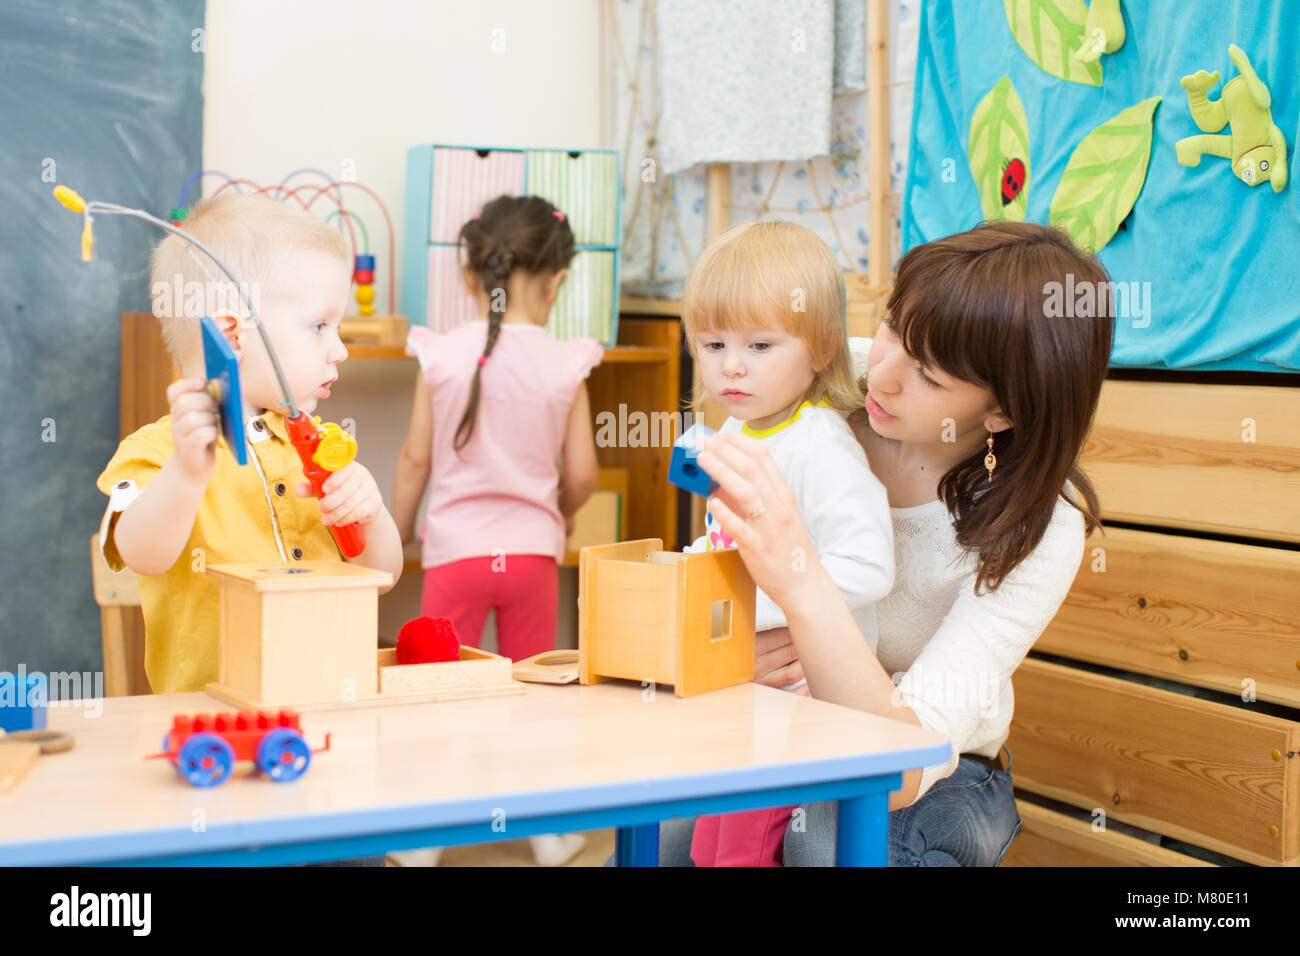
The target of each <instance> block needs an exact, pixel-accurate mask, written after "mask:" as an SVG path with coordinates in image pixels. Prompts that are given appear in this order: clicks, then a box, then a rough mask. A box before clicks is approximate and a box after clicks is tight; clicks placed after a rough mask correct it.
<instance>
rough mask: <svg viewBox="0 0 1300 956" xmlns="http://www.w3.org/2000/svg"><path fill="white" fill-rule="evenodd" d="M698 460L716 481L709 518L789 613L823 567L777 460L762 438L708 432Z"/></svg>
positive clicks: (757, 581)
mask: <svg viewBox="0 0 1300 956" xmlns="http://www.w3.org/2000/svg"><path fill="white" fill-rule="evenodd" d="M697 461H698V462H699V466H700V467H701V468H703V469H704V470H705V471H706V472H708V474H709V477H711V478H712V479H713V480H714V481H716V482H717V483H718V488H717V491H716V492H714V494H713V496H712V497H711V498H710V499H709V510H710V511H711V512H712V513H713V517H714V518H716V519H717V520H718V523H719V524H721V525H722V527H723V530H725V531H726V532H727V534H729V535H730V536H731V537H732V538H733V539H735V542H736V547H737V549H739V551H740V557H741V560H743V561H744V562H745V567H746V568H748V569H749V574H750V576H751V577H752V578H753V579H754V583H755V584H756V585H757V586H758V587H759V589H760V590H762V591H763V592H764V593H765V594H767V596H768V597H770V598H771V599H772V600H773V601H774V602H776V604H777V606H778V607H780V608H781V610H783V611H785V612H786V617H790V616H791V611H792V610H796V609H802V605H800V604H799V603H798V602H799V601H801V600H802V597H801V596H802V595H803V594H804V593H810V592H808V591H806V589H808V588H810V586H811V585H812V583H813V582H814V580H815V577H814V576H815V575H816V574H818V573H820V572H821V569H822V567H821V562H820V561H818V559H817V553H816V551H814V550H813V546H812V541H811V540H810V539H809V537H808V529H807V528H806V527H804V523H803V517H802V516H801V515H800V514H799V509H798V508H797V507H796V506H795V501H794V493H793V492H791V491H790V486H789V485H788V484H786V482H785V479H784V478H782V477H781V473H780V472H779V471H778V470H777V467H776V462H774V461H773V460H772V456H771V454H770V453H769V452H768V450H767V449H766V448H764V447H763V445H762V443H761V442H758V441H756V440H755V439H753V438H750V437H749V436H747V435H735V434H727V435H710V436H709V437H708V438H707V439H706V440H705V441H703V442H701V443H700V454H699V457H698V459H697ZM813 599H814V598H812V597H811V596H810V597H809V598H808V600H813ZM793 680H798V678H797V677H796V678H794V679H793ZM793 680H792V681H789V682H787V683H792V682H793Z"/></svg>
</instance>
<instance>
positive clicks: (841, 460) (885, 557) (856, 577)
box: [685, 403, 894, 651]
mask: <svg viewBox="0 0 1300 956" xmlns="http://www.w3.org/2000/svg"><path fill="white" fill-rule="evenodd" d="M719 431H720V432H721V433H727V432H741V431H745V432H746V433H748V434H751V435H753V436H754V437H756V438H758V439H759V440H760V441H762V442H763V444H764V445H765V446H766V447H767V450H768V451H769V452H771V454H772V458H773V460H774V461H775V462H776V467H777V469H778V470H779V471H780V472H781V476H782V477H783V478H784V479H785V481H786V484H788V485H789V486H790V490H791V491H792V492H793V493H794V499H795V504H796V505H797V506H798V508H799V513H800V514H801V515H802V516H803V520H804V525H805V527H806V528H807V529H808V536H809V538H810V539H811V540H812V546H813V550H814V551H815V552H816V553H817V557H818V559H819V560H820V561H821V563H822V566H823V567H825V568H826V570H827V572H828V573H829V574H830V577H831V580H833V581H834V582H835V584H836V586H837V587H838V588H839V591H840V594H841V595H842V596H843V597H844V602H845V603H846V604H847V605H848V607H849V610H850V611H851V612H852V614H853V619H854V620H855V621H857V623H858V627H859V628H861V630H862V636H863V637H864V638H866V640H867V642H868V643H869V644H870V645H871V649H872V650H873V651H874V650H875V649H876V643H877V639H878V631H877V628H876V603H877V602H878V601H880V600H881V599H883V598H884V597H885V596H886V595H887V594H889V592H890V589H891V588H892V587H893V586H894V545H893V532H892V530H891V525H890V515H889V497H888V494H887V493H886V491H885V486H884V485H883V484H881V482H880V479H878V478H877V477H876V476H875V475H874V474H872V472H871V469H870V467H868V465H867V457H866V455H865V454H864V453H863V451H862V446H861V445H859V444H858V440H857V439H856V438H855V437H854V435H853V429H851V428H850V427H849V424H848V422H846V421H845V420H844V417H843V416H842V415H840V414H839V413H838V412H836V411H834V410H833V409H829V408H821V407H818V406H814V405H809V404H806V403H805V404H804V405H803V406H802V408H800V409H799V411H797V412H796V413H795V415H794V416H792V417H791V418H790V419H788V420H787V421H785V422H783V423H781V424H780V425H775V426H773V427H772V428H768V429H763V430H762V431H759V432H754V431H752V430H747V429H745V428H744V423H743V422H741V421H739V420H738V419H735V418H728V419H727V421H726V422H725V423H724V424H723V426H722V428H721V429H719ZM758 520H759V521H761V520H762V518H759V519H758ZM728 547H734V544H733V542H732V541H731V539H730V537H728V536H727V534H726V532H725V531H723V530H722V526H721V525H720V524H718V522H717V521H716V520H715V519H714V518H713V515H712V514H708V515H707V517H706V525H705V533H704V535H702V536H701V537H699V538H698V539H696V540H695V541H694V542H693V543H692V544H691V545H690V547H688V548H686V549H685V550H686V551H688V552H700V551H711V550H721V549H725V548H728ZM810 558H811V556H810V555H807V556H802V557H801V556H800V555H797V554H796V555H791V559H790V564H791V573H795V574H797V573H799V572H800V571H801V570H802V569H803V568H805V567H806V566H807V561H808V560H809V559H810ZM754 616H755V623H754V629H755V630H758V631H765V630H768V629H769V628H773V627H784V626H785V625H786V619H785V614H784V613H783V612H782V611H781V609H780V608H779V607H777V605H776V603H775V602H774V601H773V600H772V599H771V598H769V597H768V596H767V595H766V594H764V593H763V592H762V590H760V591H759V592H758V594H757V600H756V606H755V615H754Z"/></svg>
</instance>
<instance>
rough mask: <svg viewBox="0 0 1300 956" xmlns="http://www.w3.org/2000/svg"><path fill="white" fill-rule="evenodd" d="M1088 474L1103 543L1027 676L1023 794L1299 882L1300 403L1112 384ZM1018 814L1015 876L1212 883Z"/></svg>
mask: <svg viewBox="0 0 1300 956" xmlns="http://www.w3.org/2000/svg"><path fill="white" fill-rule="evenodd" d="M1083 465H1084V469H1085V470H1086V471H1087V473H1088V474H1089V475H1090V476H1091V477H1092V479H1093V480H1094V482H1095V485H1096V488H1097V493H1098V495H1099V497H1100V499H1101V507H1102V510H1103V519H1104V520H1105V521H1106V522H1108V525H1107V529H1106V533H1105V534H1104V535H1103V534H1097V533H1094V534H1093V535H1092V536H1090V537H1089V539H1088V541H1087V544H1086V546H1085V549H1084V555H1083V562H1082V565H1081V567H1080V569H1079V572H1078V576H1077V577H1076V578H1075V582H1074V586H1073V588H1072V589H1071V591H1070V594H1069V596H1068V597H1067V598H1066V601H1065V603H1064V605H1062V607H1061V610H1060V611H1059V613H1058V614H1057V616H1056V618H1055V619H1054V620H1053V621H1052V623H1051V624H1050V625H1049V626H1048V628H1047V630H1046V631H1044V633H1043V635H1042V636H1041V637H1040V638H1039V640H1038V643H1037V644H1036V646H1035V648H1034V650H1033V651H1032V652H1031V654H1030V657H1029V658H1028V659H1026V660H1025V662H1024V663H1023V664H1022V665H1021V667H1020V669H1019V670H1018V671H1017V672H1016V675H1015V678H1014V685H1015V694H1016V709H1015V716H1014V719H1013V721H1012V725H1011V735H1010V738H1009V739H1008V741H1007V746H1008V747H1009V748H1010V750H1011V753H1012V756H1013V759H1014V763H1013V769H1012V773H1013V776H1014V781H1015V786H1016V789H1017V791H1018V792H1020V793H1022V794H1036V795H1038V796H1041V797H1046V798H1049V799H1050V800H1054V801H1059V802H1063V803H1066V804H1069V805H1071V806H1073V807H1076V808H1078V809H1079V810H1082V811H1084V813H1085V814H1087V816H1088V817H1089V818H1091V820H1095V821H1102V822H1104V821H1105V820H1116V821H1121V822H1123V823H1125V824H1129V825H1132V826H1136V827H1140V828H1142V829H1145V830H1148V831H1152V832H1154V833H1156V834H1160V835H1161V837H1162V839H1163V838H1172V839H1174V840H1177V841H1180V842H1181V843H1183V844H1185V845H1190V846H1193V847H1199V848H1204V849H1207V850H1211V851H1214V852H1216V853H1220V854H1224V855H1226V856H1228V857H1231V858H1233V859H1235V860H1240V861H1245V862H1248V863H1255V864H1259V865H1266V866H1278V865H1281V866H1295V865H1297V864H1300V721H1297V720H1295V719H1292V718H1293V717H1294V716H1295V711H1294V710H1291V708H1296V707H1300V671H1298V669H1300V629H1297V627H1296V621H1297V620H1300V551H1297V550H1295V548H1294V543H1295V542H1300V508H1297V507H1296V501H1297V492H1298V491H1300V388H1294V387H1286V386H1283V385H1278V386H1271V385H1265V386H1253V385H1249V386H1238V385H1205V384H1182V383H1168V382H1150V381H1119V380H1113V379H1112V380H1110V381H1107V382H1106V384H1105V386H1104V388H1103V391H1102V399H1101V405H1100V408H1099V411H1098V416H1097V420H1096V423H1095V426H1094V429H1093V433H1092V435H1091V437H1090V439H1089V442H1088V446H1087V449H1086V451H1085V455H1084V462H1083ZM1109 522H1116V523H1117V524H1116V525H1110V524H1109ZM1125 525H1126V526H1125ZM1135 526H1136V527H1135ZM1188 532H1208V533H1211V534H1214V535H1217V536H1218V537H1217V538H1209V537H1194V536H1192V535H1191V534H1189V533H1188ZM1228 536H1232V538H1234V539H1235V540H1226V539H1227V538H1228ZM1243 539H1245V540H1243ZM1045 655H1050V657H1046V656H1045ZM1019 806H1020V815H1021V817H1022V819H1023V821H1024V823H1023V826H1022V829H1021V832H1020V835H1019V836H1018V837H1017V838H1016V840H1014V841H1013V842H1012V845H1011V847H1010V848H1009V850H1008V851H1007V855H1006V857H1004V859H1003V865H1009V866H1015V865H1037V866H1041V865H1071V866H1116V865H1118V866H1170V865H1172V866H1195V865H1199V861H1198V860H1197V859H1195V858H1193V857H1191V856H1189V855H1187V854H1184V853H1181V852H1175V851H1174V850H1173V849H1170V848H1167V847H1156V846H1153V845H1152V844H1150V843H1146V842H1144V841H1143V840H1140V839H1136V838H1133V837H1130V836H1126V835H1124V834H1120V833H1115V832H1113V831H1110V830H1106V829H1101V828H1100V827H1097V826H1095V825H1094V824H1093V823H1092V822H1090V820H1089V819H1080V818H1079V817H1078V816H1070V815H1068V814H1065V813H1060V812H1057V811H1056V810H1053V809H1048V808H1046V807H1044V806H1042V805H1039V804H1034V803H1032V802H1030V801H1028V800H1025V799H1021V800H1020V801H1019ZM1079 816H1082V815H1079Z"/></svg>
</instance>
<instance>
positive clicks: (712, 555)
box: [578, 538, 755, 697]
mask: <svg viewBox="0 0 1300 956" xmlns="http://www.w3.org/2000/svg"><path fill="white" fill-rule="evenodd" d="M754 598H755V589H754V581H753V579H752V578H751V577H750V576H749V572H748V571H747V570H746V568H745V565H744V563H743V562H742V561H741V559H740V553H739V552H738V551H735V550H729V551H709V552H705V553H703V554H682V553H678V552H674V551H664V550H663V541H662V540H660V539H658V538H648V539H644V540H641V541H623V542H619V543H617V544H608V545H601V546H597V547H588V548H583V549H582V551H581V552H580V555H579V558H578V676H579V679H580V680H581V681H582V683H584V684H594V683H596V682H597V681H600V680H606V679H609V678H623V679H626V680H635V681H654V682H655V683H656V684H671V685H672V686H673V693H674V694H675V695H676V696H678V697H692V696H694V695H696V694H703V693H705V692H706V691H711V690H718V689H720V688H723V687H731V686H732V685H734V684H743V683H745V682H746V681H750V680H753V679H754Z"/></svg>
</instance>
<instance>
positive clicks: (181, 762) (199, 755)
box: [176, 733, 235, 787]
mask: <svg viewBox="0 0 1300 956" xmlns="http://www.w3.org/2000/svg"><path fill="white" fill-rule="evenodd" d="M234 765H235V750H234V748H233V747H231V746H230V744H229V743H228V742H227V741H226V738H224V737H221V736H219V735H217V734H210V733H198V734H195V735H194V736H193V737H190V738H189V739H188V740H186V741H185V743H183V744H181V750H180V753H178V754H177V755H176V769H177V770H179V771H180V774H181V776H182V777H184V778H185V779H186V780H188V781H189V782H190V783H191V784H193V785H194V786H196V787H215V786H217V785H219V784H221V783H224V782H225V780H226V778H227V777H229V776H230V770H231V768H232V767H234Z"/></svg>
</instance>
